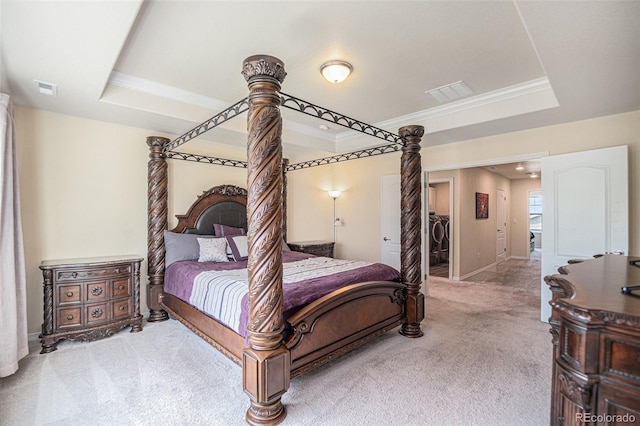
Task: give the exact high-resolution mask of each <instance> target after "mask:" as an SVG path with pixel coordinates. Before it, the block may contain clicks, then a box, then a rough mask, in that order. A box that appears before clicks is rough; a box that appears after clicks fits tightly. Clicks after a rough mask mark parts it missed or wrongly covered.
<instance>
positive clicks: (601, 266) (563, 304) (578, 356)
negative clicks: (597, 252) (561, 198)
mask: <svg viewBox="0 0 640 426" xmlns="http://www.w3.org/2000/svg"><path fill="white" fill-rule="evenodd" d="M633 259H637V258H631V257H627V256H618V255H605V256H603V257H600V258H597V259H592V260H587V261H584V262H580V263H575V264H572V265H568V266H564V267H562V268H560V272H561V273H560V274H557V275H552V276H547V277H545V282H546V283H547V284H548V285H549V286H550V287H551V291H552V293H553V296H552V300H551V302H550V303H551V306H552V314H551V318H550V324H551V334H552V335H553V360H554V364H553V379H552V384H551V424H552V425H578V424H580V425H582V424H630V425H631V424H639V423H640V297H636V296H631V295H625V294H622V293H621V288H622V287H623V286H632V285H640V267H637V266H634V265H632V264H630V261H631V260H633ZM636 294H639V295H640V291H639V292H636Z"/></svg>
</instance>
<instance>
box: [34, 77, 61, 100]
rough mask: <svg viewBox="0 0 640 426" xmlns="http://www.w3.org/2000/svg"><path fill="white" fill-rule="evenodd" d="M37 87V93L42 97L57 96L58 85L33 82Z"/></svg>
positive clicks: (38, 81)
mask: <svg viewBox="0 0 640 426" xmlns="http://www.w3.org/2000/svg"><path fill="white" fill-rule="evenodd" d="M33 81H35V83H36V84H37V85H38V91H39V92H40V93H42V94H43V95H47V96H56V95H57V94H58V85H57V84H53V83H47V82H45V81H40V80H33Z"/></svg>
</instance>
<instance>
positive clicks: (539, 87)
mask: <svg viewBox="0 0 640 426" xmlns="http://www.w3.org/2000/svg"><path fill="white" fill-rule="evenodd" d="M541 91H552V92H553V89H552V87H551V83H550V82H549V79H548V78H547V77H541V78H537V79H535V80H530V81H526V82H524V83H520V84H515V85H513V86H508V87H505V88H502V89H498V90H494V91H493V92H488V93H483V94H481V95H477V96H473V97H471V98H466V99H462V100H459V101H456V102H451V103H449V104H446V105H441V106H437V107H434V108H429V109H425V110H422V111H418V112H414V113H411V114H407V115H403V116H401V117H396V118H392V119H389V120H385V121H382V122H380V123H377V124H375V126H377V127H380V128H382V129H395V128H399V127H402V126H406V125H407V123H420V122H424V121H427V120H430V119H434V118H437V117H442V116H445V115H450V114H456V113H459V112H463V111H468V110H470V109H474V108H481V107H486V106H487V105H491V104H495V103H499V102H502V101H505V100H508V99H514V98H519V97H523V96H527V95H530V94H533V93H537V92H541ZM556 106H558V105H557V104H556V105H549V108H551V107H556ZM440 130H444V129H438V131H440ZM425 132H426V133H430V132H432V131H431V129H425ZM357 136H358V134H357V132H354V131H351V130H349V131H346V132H342V133H339V134H338V135H336V143H338V144H339V143H341V142H344V141H346V140H349V139H352V138H354V137H357Z"/></svg>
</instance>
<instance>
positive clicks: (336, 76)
mask: <svg viewBox="0 0 640 426" xmlns="http://www.w3.org/2000/svg"><path fill="white" fill-rule="evenodd" d="M352 71H353V66H352V65H351V64H350V63H349V62H346V61H340V60H333V61H329V62H325V63H324V64H322V65H320V72H321V73H322V76H323V77H324V78H325V79H327V81H328V82H330V83H341V82H343V81H345V80H346V79H347V77H349V74H351V72H352Z"/></svg>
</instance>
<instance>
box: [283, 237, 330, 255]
mask: <svg viewBox="0 0 640 426" xmlns="http://www.w3.org/2000/svg"><path fill="white" fill-rule="evenodd" d="M287 245H288V246H289V248H290V249H291V250H293V251H300V252H302V253H309V254H314V255H316V256H324V257H333V246H334V245H335V243H334V242H332V241H317V240H314V241H298V242H295V243H287Z"/></svg>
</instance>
